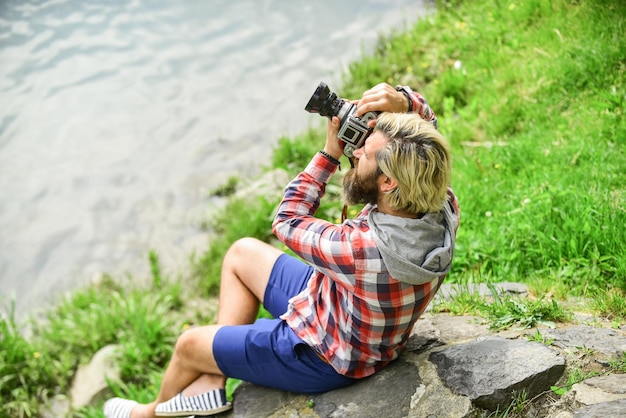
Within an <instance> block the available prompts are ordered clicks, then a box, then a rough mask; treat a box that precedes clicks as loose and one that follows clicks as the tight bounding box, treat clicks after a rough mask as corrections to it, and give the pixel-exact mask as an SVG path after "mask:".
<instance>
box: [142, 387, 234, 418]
mask: <svg viewBox="0 0 626 418" xmlns="http://www.w3.org/2000/svg"><path fill="white" fill-rule="evenodd" d="M232 407H233V406H232V404H231V403H230V402H228V401H227V400H226V391H225V390H224V389H213V390H211V391H209V392H206V393H202V394H200V395H196V396H183V394H182V393H179V394H178V395H176V396H174V397H173V398H172V399H170V400H169V401H165V402H161V403H160V404H157V406H156V409H155V411H154V413H155V415H156V416H157V417H180V416H187V415H197V416H206V415H215V414H219V413H220V412H224V411H228V410H229V409H231V408H232Z"/></svg>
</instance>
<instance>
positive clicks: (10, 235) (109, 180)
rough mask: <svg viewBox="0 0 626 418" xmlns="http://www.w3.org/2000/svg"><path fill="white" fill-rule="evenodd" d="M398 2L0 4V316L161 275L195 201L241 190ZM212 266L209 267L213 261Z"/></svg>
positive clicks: (191, 228)
mask: <svg viewBox="0 0 626 418" xmlns="http://www.w3.org/2000/svg"><path fill="white" fill-rule="evenodd" d="M425 11H426V8H425V6H424V4H423V2H422V1H409V0H396V1H394V2H385V1H382V0H379V1H376V0H365V1H364V0H349V1H341V2H337V1H330V0H322V1H317V2H309V1H304V0H292V1H279V0H264V1H260V0H239V1H227V0H211V1H209V0H186V1H166V0H146V1H127V0H107V1H104V0H101V1H85V0H44V1H35V0H24V1H22V0H2V2H0V305H3V306H8V304H9V301H10V300H11V299H12V298H15V301H16V311H17V315H18V317H19V316H20V315H22V314H24V313H26V312H28V313H32V312H33V311H35V310H36V309H37V308H40V307H45V306H48V305H49V304H50V303H53V302H54V301H55V300H57V299H58V298H59V297H60V295H61V294H62V293H63V292H65V291H68V290H72V289H75V288H77V287H79V286H81V285H83V284H84V283H87V282H88V281H89V280H91V279H92V278H93V277H94V276H97V275H99V274H101V273H103V272H107V273H110V274H113V275H125V274H127V275H130V276H132V277H138V276H141V275H145V274H147V269H148V263H147V253H148V251H149V250H150V249H154V250H155V251H157V253H158V254H159V256H160V259H161V262H162V264H163V265H164V268H165V269H166V270H168V271H172V272H175V271H177V269H180V268H181V266H186V265H187V263H188V261H187V260H188V257H189V255H190V254H191V253H192V252H193V251H194V250H195V251H201V250H202V249H204V248H206V236H205V234H203V232H202V231H201V230H200V229H199V227H198V224H199V222H200V221H201V220H202V219H203V216H205V215H206V210H207V204H208V197H207V195H208V192H209V191H210V190H212V189H214V188H215V187H216V186H219V185H220V184H223V182H224V181H225V180H226V179H228V178H229V177H230V176H233V175H238V176H242V177H249V176H253V175H255V173H258V170H259V167H260V166H261V165H262V164H264V163H266V162H267V161H268V158H269V156H270V154H271V147H272V145H273V144H274V143H275V141H276V139H277V138H278V137H279V136H280V135H293V134H296V133H298V132H301V131H302V130H303V129H304V128H305V127H306V126H307V125H308V124H312V123H319V122H318V120H317V119H318V118H319V116H317V115H309V114H308V113H306V112H305V111H304V110H303V108H304V105H305V104H306V102H307V100H308V98H309V97H310V95H311V94H312V92H313V91H314V89H315V87H316V86H317V84H318V83H319V82H320V81H325V82H327V83H328V84H329V86H330V87H331V88H333V89H335V88H339V82H340V79H341V77H340V72H341V69H342V68H345V66H346V65H347V64H348V63H349V62H350V61H352V60H354V59H357V58H359V57H360V56H361V55H362V53H363V52H364V51H365V52H369V51H371V50H372V48H373V47H374V45H375V42H376V40H377V39H378V36H379V35H380V34H384V33H388V32H389V31H390V30H391V29H393V28H395V29H402V28H405V27H407V26H408V25H410V24H412V23H413V22H414V21H415V20H417V19H418V18H419V17H420V16H423V15H424V13H425ZM216 262H219V260H217V261H216Z"/></svg>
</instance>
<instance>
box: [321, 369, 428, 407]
mask: <svg viewBox="0 0 626 418" xmlns="http://www.w3.org/2000/svg"><path fill="white" fill-rule="evenodd" d="M420 383H421V382H420V376H419V374H418V371H417V368H416V367H415V366H414V365H412V364H410V363H407V362H406V361H405V360H404V359H402V358H400V359H398V360H396V361H394V362H393V363H392V364H390V365H389V366H387V367H386V368H385V369H383V370H382V371H381V372H379V373H376V374H375V375H374V376H371V377H368V378H366V379H363V380H360V381H359V382H357V383H355V384H353V385H351V386H348V387H346V388H342V389H338V390H334V391H332V392H327V393H324V394H322V395H318V396H315V397H313V401H314V404H315V406H314V408H313V409H314V410H315V412H316V413H317V414H319V416H321V417H329V418H334V417H336V418H378V417H382V416H384V417H388V418H396V417H397V418H401V417H405V416H406V415H407V414H408V413H409V409H410V406H411V397H412V396H413V394H414V393H415V391H416V390H417V388H418V386H420Z"/></svg>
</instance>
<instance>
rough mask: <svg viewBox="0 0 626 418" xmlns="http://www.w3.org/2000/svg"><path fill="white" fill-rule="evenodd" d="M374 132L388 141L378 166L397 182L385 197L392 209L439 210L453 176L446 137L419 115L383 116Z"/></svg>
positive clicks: (385, 114)
mask: <svg viewBox="0 0 626 418" xmlns="http://www.w3.org/2000/svg"><path fill="white" fill-rule="evenodd" d="M375 130H377V131H380V132H382V133H383V134H384V135H385V136H386V137H387V138H388V142H387V145H386V146H385V147H384V148H383V149H381V150H380V151H379V152H378V153H377V154H376V161H377V162H378V167H379V169H380V170H381V171H382V172H383V173H384V174H385V175H386V176H388V177H391V178H392V179H394V180H396V181H397V183H398V187H396V188H395V189H394V190H392V191H390V192H387V194H386V198H387V200H388V204H389V205H390V207H391V208H393V209H396V210H404V211H407V212H409V213H414V214H420V213H428V212H438V211H440V210H441V209H442V207H443V205H444V203H445V202H446V201H447V199H448V195H447V190H448V186H449V185H450V177H451V161H450V147H449V145H448V142H447V141H446V139H445V138H444V137H443V135H441V134H440V133H439V131H437V129H435V127H434V126H433V125H432V124H431V123H430V122H426V121H425V120H423V119H422V118H421V117H419V115H417V114H416V113H382V114H380V115H379V116H378V119H377V121H376V128H375Z"/></svg>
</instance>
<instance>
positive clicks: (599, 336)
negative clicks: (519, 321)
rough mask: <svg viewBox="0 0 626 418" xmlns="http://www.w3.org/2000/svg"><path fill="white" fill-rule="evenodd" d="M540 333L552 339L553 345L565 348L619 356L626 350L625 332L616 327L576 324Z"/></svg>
mask: <svg viewBox="0 0 626 418" xmlns="http://www.w3.org/2000/svg"><path fill="white" fill-rule="evenodd" d="M542 333H543V335H544V337H545V338H546V339H554V342H553V343H552V344H553V345H555V346H557V347H560V348H563V349H567V350H580V349H581V348H584V349H587V350H594V351H598V352H600V353H603V354H605V355H608V356H620V355H622V354H623V353H624V352H626V333H625V332H624V331H622V330H618V329H607V328H600V327H591V326H589V325H577V326H573V327H567V328H563V329H546V330H545V331H542Z"/></svg>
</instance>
